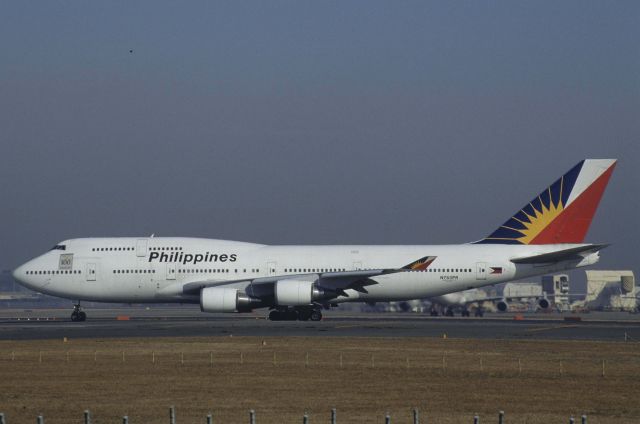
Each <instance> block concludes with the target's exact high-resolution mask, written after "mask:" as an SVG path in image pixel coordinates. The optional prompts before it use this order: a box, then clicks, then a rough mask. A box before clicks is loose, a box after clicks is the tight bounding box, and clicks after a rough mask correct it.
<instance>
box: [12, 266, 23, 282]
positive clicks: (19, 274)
mask: <svg viewBox="0 0 640 424" xmlns="http://www.w3.org/2000/svg"><path fill="white" fill-rule="evenodd" d="M24 268H25V266H24V265H20V266H19V267H18V268H16V269H14V270H13V272H12V273H11V275H13V279H14V280H16V281H17V282H19V283H24V280H25V275H26V272H25V269H24Z"/></svg>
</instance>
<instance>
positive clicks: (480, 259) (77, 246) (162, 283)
mask: <svg viewBox="0 0 640 424" xmlns="http://www.w3.org/2000/svg"><path fill="white" fill-rule="evenodd" d="M576 246H583V245H582V244H561V245H558V244H555V245H554V244H547V245H498V244H496V245H491V244H461V245H431V246H430V245H423V246H420V245H412V246H404V245H401V246H360V245H341V246H330V245H327V246H267V245H261V244H253V243H243V242H234V241H225V240H215V239H200V238H178V237H175V238H174V237H171V238H165V237H147V238H144V237H141V238H81V239H72V240H66V241H64V242H61V243H60V244H59V245H57V246H56V247H55V248H54V249H52V250H50V251H49V252H47V253H45V254H43V255H41V256H39V257H37V258H35V259H33V260H31V261H29V262H27V263H25V264H24V265H22V266H21V267H20V268H18V269H17V270H15V272H14V275H15V276H16V278H17V279H18V280H19V281H20V282H21V283H22V284H24V285H26V286H28V287H29V288H31V289H33V290H35V291H38V292H42V293H46V294H50V295H53V296H58V297H64V298H69V299H73V300H89V301H101V302H124V303H145V302H158V303H165V302H181V303H198V302H199V294H198V293H193V292H188V291H186V290H185V289H184V288H185V287H186V286H187V285H188V284H189V283H197V282H200V283H202V282H204V283H206V284H214V285H215V283H216V282H221V283H222V282H229V281H231V283H228V284H227V283H225V287H233V288H235V289H238V290H240V291H243V292H248V293H250V292H251V290H252V287H251V285H252V284H254V283H252V282H253V281H256V280H257V279H260V278H264V277H278V278H279V279H281V280H285V279H291V278H302V277H304V278H305V279H307V278H309V276H311V278H315V277H313V276H314V275H315V276H317V278H318V279H321V277H322V275H323V274H325V273H340V272H350V271H358V270H369V269H398V268H401V267H402V266H403V265H405V264H407V263H409V262H411V261H414V260H415V259H416V258H420V257H425V256H432V257H435V260H434V261H433V262H432V263H431V264H430V265H429V267H428V268H426V269H424V270H415V271H414V270H405V271H402V272H394V273H389V274H383V275H376V276H373V277H370V278H369V279H368V280H369V283H370V284H367V285H366V286H363V287H360V288H347V289H345V290H344V291H343V292H342V293H340V294H339V295H338V296H336V297H335V298H334V299H332V300H331V302H332V303H340V302H350V301H365V302H375V301H392V300H410V299H419V298H426V297H433V296H439V295H443V294H446V293H452V292H457V291H461V290H466V289H470V288H475V287H481V286H486V285H491V284H497V283H501V282H505V281H510V280H516V279H520V278H526V277H531V276H536V275H544V274H548V273H552V272H558V271H563V270H567V269H573V268H576V267H579V266H585V265H591V264H593V263H595V262H597V260H598V253H597V252H596V253H590V254H588V255H585V256H584V257H580V258H578V259H572V260H566V261H560V262H553V263H548V264H515V263H513V262H511V260H510V259H511V258H514V257H522V256H531V255H539V254H544V253H546V252H552V251H556V250H558V249H560V248H562V249H565V248H571V247H576ZM265 306H268V305H265Z"/></svg>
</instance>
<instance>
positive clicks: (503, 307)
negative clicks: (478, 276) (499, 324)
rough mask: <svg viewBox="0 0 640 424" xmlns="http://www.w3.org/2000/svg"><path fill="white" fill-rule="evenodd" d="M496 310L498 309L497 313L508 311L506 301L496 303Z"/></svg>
mask: <svg viewBox="0 0 640 424" xmlns="http://www.w3.org/2000/svg"><path fill="white" fill-rule="evenodd" d="M496 309H498V311H500V312H507V310H508V309H509V304H508V303H507V301H506V300H504V299H503V300H501V301H499V302H498V303H496Z"/></svg>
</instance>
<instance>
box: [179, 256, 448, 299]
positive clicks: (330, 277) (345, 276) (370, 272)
mask: <svg viewBox="0 0 640 424" xmlns="http://www.w3.org/2000/svg"><path fill="white" fill-rule="evenodd" d="M435 259H436V257H435V256H425V257H423V258H420V259H418V260H417V261H414V262H412V263H410V264H408V265H405V266H404V267H402V268H386V269H366V270H356V271H340V272H319V273H306V274H287V275H274V276H269V277H259V278H248V279H247V278H243V279H237V280H224V281H206V280H205V281H194V282H191V283H187V284H185V285H184V286H183V287H182V292H183V293H184V294H197V293H198V292H199V291H200V290H202V289H203V288H205V287H219V286H226V285H229V284H234V283H243V282H245V283H249V284H251V285H252V286H255V287H261V288H267V287H268V286H269V285H273V284H275V283H276V281H279V280H288V279H291V280H311V281H317V282H318V286H319V287H321V288H324V289H328V290H332V291H336V292H338V293H341V294H342V293H344V290H347V289H354V290H357V291H360V292H365V293H366V288H365V287H366V286H369V285H372V284H377V282H375V281H374V280H371V278H372V277H377V276H380V275H386V274H394V273H398V272H407V271H415V270H423V269H426V268H427V267H428V266H429V265H430V264H431V263H432V262H433V261H434V260H435Z"/></svg>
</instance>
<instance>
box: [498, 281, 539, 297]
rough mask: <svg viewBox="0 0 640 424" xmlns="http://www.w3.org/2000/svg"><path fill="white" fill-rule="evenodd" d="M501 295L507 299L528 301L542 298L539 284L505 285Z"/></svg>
mask: <svg viewBox="0 0 640 424" xmlns="http://www.w3.org/2000/svg"><path fill="white" fill-rule="evenodd" d="M502 295H503V296H504V297H505V298H507V299H530V298H531V297H539V296H542V286H541V285H540V283H527V282H523V283H506V284H505V285H504V289H503V290H502Z"/></svg>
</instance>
